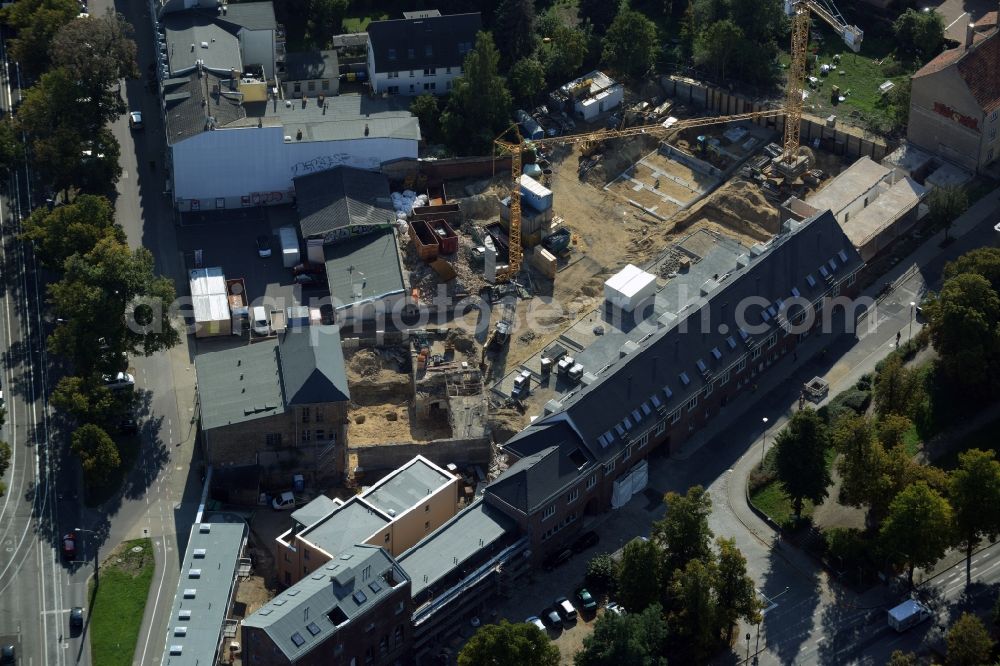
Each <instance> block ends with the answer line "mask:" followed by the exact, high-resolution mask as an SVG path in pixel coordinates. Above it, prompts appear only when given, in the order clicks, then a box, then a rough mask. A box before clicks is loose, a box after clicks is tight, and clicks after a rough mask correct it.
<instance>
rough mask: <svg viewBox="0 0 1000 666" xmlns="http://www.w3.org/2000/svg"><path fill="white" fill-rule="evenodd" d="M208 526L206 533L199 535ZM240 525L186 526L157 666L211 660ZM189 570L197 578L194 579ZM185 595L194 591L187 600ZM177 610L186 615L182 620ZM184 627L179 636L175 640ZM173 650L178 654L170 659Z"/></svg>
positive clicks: (223, 616)
mask: <svg viewBox="0 0 1000 666" xmlns="http://www.w3.org/2000/svg"><path fill="white" fill-rule="evenodd" d="M203 527H207V528H208V531H202V529H203ZM245 529H246V527H245V525H244V524H243V523H242V522H240V523H196V524H194V525H192V526H191V536H190V537H189V538H188V543H187V550H186V551H185V553H184V562H183V564H182V565H181V572H180V579H179V580H178V581H177V591H176V592H175V593H174V602H173V604H172V605H171V607H170V620H169V622H168V623H167V636H166V644H165V645H164V651H163V656H162V658H161V660H160V664H161V665H162V666H195V664H204V663H206V661H211V657H212V655H214V654H215V651H216V649H217V648H218V646H219V637H220V636H221V635H222V623H223V621H224V620H225V619H226V613H227V610H228V602H229V592H230V590H231V589H232V586H233V584H234V583H235V581H236V564H237V562H238V560H239V557H240V551H241V549H242V547H243V538H244V533H245ZM194 570H198V572H199V573H198V574H197V575H194ZM185 590H195V594H194V596H193V597H190V598H188V596H187V595H186V594H185ZM181 611H189V612H190V613H191V616H190V618H189V619H187V620H181V619H180V617H181ZM178 627H183V631H184V635H183V636H178V635H177V633H178V632H177V628H178ZM172 646H180V648H181V650H180V654H175V655H171V654H170V652H171V648H172Z"/></svg>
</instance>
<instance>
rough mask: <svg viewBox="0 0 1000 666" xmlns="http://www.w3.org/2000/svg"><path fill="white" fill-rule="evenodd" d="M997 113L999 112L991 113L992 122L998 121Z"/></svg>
mask: <svg viewBox="0 0 1000 666" xmlns="http://www.w3.org/2000/svg"><path fill="white" fill-rule="evenodd" d="M997 113H998V112H997V111H994V112H993V113H991V114H990V122H991V123H995V122H996V121H997Z"/></svg>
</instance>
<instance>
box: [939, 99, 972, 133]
mask: <svg viewBox="0 0 1000 666" xmlns="http://www.w3.org/2000/svg"><path fill="white" fill-rule="evenodd" d="M934 112H935V113H937V114H939V115H942V116H944V117H945V118H950V119H951V120H953V121H955V122H956V123H959V124H961V125H965V126H966V127H968V128H969V129H973V130H978V129H979V121H978V120H976V119H975V118H973V117H971V116H967V115H965V114H964V113H959V112H958V111H956V110H955V109H953V108H951V107H950V106H948V105H947V104H943V103H941V102H934Z"/></svg>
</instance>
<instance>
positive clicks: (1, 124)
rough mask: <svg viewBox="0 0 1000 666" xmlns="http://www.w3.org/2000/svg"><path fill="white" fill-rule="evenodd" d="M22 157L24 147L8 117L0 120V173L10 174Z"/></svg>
mask: <svg viewBox="0 0 1000 666" xmlns="http://www.w3.org/2000/svg"><path fill="white" fill-rule="evenodd" d="M23 157H24V146H23V145H21V138H20V137H19V136H18V133H17V129H16V127H15V125H14V122H13V121H12V120H11V119H10V117H9V116H5V117H3V118H0V173H4V174H6V173H10V172H11V171H12V170H13V169H14V168H15V167H16V166H17V164H18V163H20V161H21V159H22V158H23Z"/></svg>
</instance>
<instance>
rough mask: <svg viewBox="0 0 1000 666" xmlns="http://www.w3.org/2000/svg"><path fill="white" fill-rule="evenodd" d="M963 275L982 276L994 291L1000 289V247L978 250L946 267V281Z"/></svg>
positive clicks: (964, 255)
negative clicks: (974, 274)
mask: <svg viewBox="0 0 1000 666" xmlns="http://www.w3.org/2000/svg"><path fill="white" fill-rule="evenodd" d="M963 273H977V274H979V275H982V276H983V277H984V278H986V279H987V280H988V281H989V283H990V286H992V287H993V290H994V291H997V290H998V289H1000V247H980V248H976V249H975V250H971V251H969V252H966V253H965V254H963V255H962V256H961V257H959V258H958V259H956V260H955V261H950V262H948V263H947V264H945V266H944V277H945V279H946V280H949V279H951V278H953V277H956V276H958V275H962V274H963Z"/></svg>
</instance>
